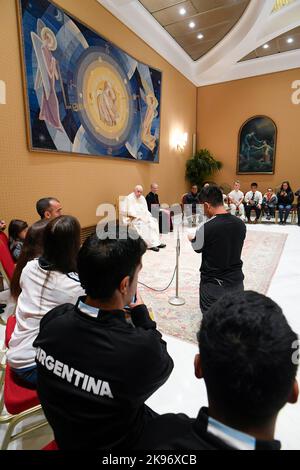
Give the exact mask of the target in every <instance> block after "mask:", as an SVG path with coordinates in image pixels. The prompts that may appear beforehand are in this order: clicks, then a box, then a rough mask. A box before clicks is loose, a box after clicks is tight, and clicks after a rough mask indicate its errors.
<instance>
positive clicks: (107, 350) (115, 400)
mask: <svg viewBox="0 0 300 470" xmlns="http://www.w3.org/2000/svg"><path fill="white" fill-rule="evenodd" d="M104 231H105V232H107V233H106V234H105V235H107V237H106V238H105V239H100V238H98V236H97V234H94V235H91V236H90V237H89V238H88V239H87V240H86V241H85V242H84V244H83V246H82V247H81V249H80V252H79V255H78V263H77V265H78V274H79V279H80V282H81V285H82V287H83V288H84V289H85V291H86V296H82V297H80V298H79V299H78V301H77V303H76V305H72V304H70V303H68V304H64V305H60V306H59V307H57V308H55V309H53V310H51V311H50V312H49V313H48V314H47V315H46V316H45V317H44V319H43V320H42V323H41V325H40V333H39V335H38V337H37V339H36V341H35V342H34V347H36V348H37V370H38V394H39V398H40V401H41V404H42V407H43V410H44V412H45V415H46V417H47V419H48V421H49V423H50V425H51V427H52V429H53V431H54V435H55V440H56V442H57V444H58V447H59V449H61V450H83V449H88V450H90V449H93V450H104V449H130V448H132V447H133V445H134V443H135V442H136V441H137V439H138V437H139V436H140V434H141V432H142V430H143V428H144V427H145V426H146V425H147V423H148V422H149V421H150V420H152V419H153V418H154V417H156V416H157V414H156V413H155V412H154V411H153V410H151V409H150V408H148V407H147V406H146V405H145V402H146V400H147V399H148V398H149V397H150V396H151V395H152V394H153V393H154V392H155V391H156V390H157V389H158V388H160V387H161V386H162V385H163V384H164V382H165V381H166V380H167V379H168V377H169V375H170V373H171V372H172V369H173V361H172V359H171V357H170V356H169V354H168V352H167V345H166V343H165V341H164V340H163V339H162V336H161V334H160V332H159V331H158V330H157V328H156V323H155V322H154V321H153V320H151V318H150V315H149V311H148V309H147V307H146V305H144V303H143V301H142V299H141V297H140V296H139V294H138V293H137V282H138V276H139V273H140V270H141V269H142V257H143V255H144V253H145V251H146V249H147V245H146V243H145V242H144V240H143V239H142V238H141V237H140V236H138V235H137V232H136V231H134V232H133V231H132V230H131V229H129V228H128V227H126V226H117V227H114V229H113V233H111V234H110V233H109V228H108V227H107V229H106V230H105V229H104ZM98 233H99V232H98ZM135 294H136V302H135V303H134V304H132V303H131V302H132V299H133V297H134V296H135ZM124 305H128V306H129V309H128V308H127V309H124ZM128 316H129V318H130V320H131V321H129V319H128Z"/></svg>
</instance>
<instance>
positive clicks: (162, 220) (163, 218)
mask: <svg viewBox="0 0 300 470" xmlns="http://www.w3.org/2000/svg"><path fill="white" fill-rule="evenodd" d="M157 191H158V184H157V183H152V184H151V191H150V193H148V194H147V196H146V202H147V206H148V211H149V212H151V214H152V216H153V217H155V218H156V219H158V222H159V233H169V232H172V231H173V222H172V217H171V212H170V211H169V210H168V209H163V208H162V207H160V203H159V198H158V194H157Z"/></svg>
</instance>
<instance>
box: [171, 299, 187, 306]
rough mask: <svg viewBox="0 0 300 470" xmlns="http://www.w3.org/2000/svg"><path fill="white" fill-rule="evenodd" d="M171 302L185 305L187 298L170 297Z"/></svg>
mask: <svg viewBox="0 0 300 470" xmlns="http://www.w3.org/2000/svg"><path fill="white" fill-rule="evenodd" d="M169 304H171V305H177V306H179V305H184V304H185V300H184V299H183V298H182V297H170V299H169Z"/></svg>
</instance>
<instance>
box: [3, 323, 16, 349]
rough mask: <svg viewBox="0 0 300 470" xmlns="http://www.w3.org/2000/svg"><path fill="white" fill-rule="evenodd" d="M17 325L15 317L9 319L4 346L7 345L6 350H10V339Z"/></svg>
mask: <svg viewBox="0 0 300 470" xmlns="http://www.w3.org/2000/svg"><path fill="white" fill-rule="evenodd" d="M16 323H17V319H16V316H15V315H11V316H10V317H8V319H7V323H6V328H5V339H4V344H5V346H6V348H8V343H9V341H10V338H11V336H12V334H13V332H14V329H15V326H16Z"/></svg>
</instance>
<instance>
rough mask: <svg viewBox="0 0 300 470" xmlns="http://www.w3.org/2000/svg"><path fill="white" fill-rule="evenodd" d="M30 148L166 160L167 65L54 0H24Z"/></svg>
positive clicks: (21, 6)
mask: <svg viewBox="0 0 300 470" xmlns="http://www.w3.org/2000/svg"><path fill="white" fill-rule="evenodd" d="M17 4H18V16H19V26H20V28H19V29H20V38H21V53H22V63H23V64H22V65H23V72H24V92H25V101H26V114H27V128H28V141H29V147H30V150H33V151H39V152H41V151H45V152H54V153H64V152H67V153H69V154H74V155H75V154H80V155H89V156H105V157H114V158H123V159H129V160H133V161H146V162H155V163H157V162H158V161H159V139H160V109H161V81H162V73H161V72H160V71H159V70H157V69H154V68H151V67H150V66H148V65H146V64H143V63H141V62H139V61H137V60H136V59H135V58H133V57H131V56H130V55H128V54H126V53H125V52H124V51H123V50H122V49H120V48H118V47H117V46H116V45H114V44H113V43H111V42H110V41H108V40H107V39H105V38H104V37H102V36H100V35H99V34H98V33H96V32H95V31H93V30H92V29H90V28H89V27H88V26H86V25H84V24H83V23H82V22H80V21H79V20H78V19H76V18H74V17H72V16H71V15H70V14H68V13H67V12H65V11H64V10H62V9H61V8H59V7H57V6H56V5H55V4H54V3H53V2H50V1H48V0H17Z"/></svg>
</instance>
